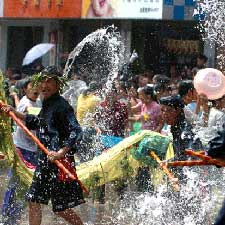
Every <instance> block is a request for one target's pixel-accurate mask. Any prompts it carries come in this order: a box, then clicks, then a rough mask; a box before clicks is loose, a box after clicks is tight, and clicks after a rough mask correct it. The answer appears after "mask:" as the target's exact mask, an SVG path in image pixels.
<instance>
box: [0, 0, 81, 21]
mask: <svg viewBox="0 0 225 225" xmlns="http://www.w3.org/2000/svg"><path fill="white" fill-rule="evenodd" d="M0 1H3V0H0ZM4 2H5V3H4V16H5V17H17V18H18V17H19V18H20V17H23V18H80V17H81V4H82V0H76V1H75V0H66V1H63V0H44V1H43V0H4Z"/></svg>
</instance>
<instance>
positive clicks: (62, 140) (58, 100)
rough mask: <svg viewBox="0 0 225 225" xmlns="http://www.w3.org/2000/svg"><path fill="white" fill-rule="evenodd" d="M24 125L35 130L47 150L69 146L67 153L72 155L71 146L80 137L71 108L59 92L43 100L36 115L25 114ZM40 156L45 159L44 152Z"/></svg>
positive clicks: (79, 128)
mask: <svg viewBox="0 0 225 225" xmlns="http://www.w3.org/2000/svg"><path fill="white" fill-rule="evenodd" d="M26 126H27V127H28V128H29V129H31V130H37V137H38V138H39V139H40V141H41V143H42V144H44V146H45V147H46V148H47V149H48V150H49V151H58V150H59V149H60V148H62V147H69V148H71V150H70V151H69V152H68V154H67V155H73V153H74V148H73V147H74V146H75V144H76V143H77V142H79V141H80V139H81V137H82V129H81V127H80V125H79V123H78V122H77V119H76V118H75V115H74V111H73V108H72V107H71V106H70V105H69V103H68V102H67V101H66V100H65V99H64V98H63V97H61V96H60V95H59V94H55V95H53V96H51V97H50V98H48V99H47V100H44V101H43V105H42V110H41V112H40V114H39V115H38V116H33V115H27V116H26ZM39 158H40V157H39ZM41 158H42V159H47V157H46V155H45V154H44V153H41ZM44 161H46V160H44Z"/></svg>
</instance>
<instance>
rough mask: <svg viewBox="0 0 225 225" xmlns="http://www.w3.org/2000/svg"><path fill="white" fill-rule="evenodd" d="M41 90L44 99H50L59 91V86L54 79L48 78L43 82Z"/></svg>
mask: <svg viewBox="0 0 225 225" xmlns="http://www.w3.org/2000/svg"><path fill="white" fill-rule="evenodd" d="M40 88H41V94H42V96H43V98H44V99H48V98H49V97H51V96H52V95H54V94H56V93H57V92H58V91H59V85H58V83H57V81H56V80H55V79H54V78H47V79H45V80H43V81H42V82H41V85H40Z"/></svg>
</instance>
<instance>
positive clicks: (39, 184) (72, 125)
mask: <svg viewBox="0 0 225 225" xmlns="http://www.w3.org/2000/svg"><path fill="white" fill-rule="evenodd" d="M34 83H35V85H39V87H40V90H41V95H42V98H43V103H42V110H41V112H40V113H39V115H38V116H33V115H24V114H22V113H19V112H16V111H15V114H16V115H17V117H19V118H20V119H22V120H24V121H25V122H26V126H27V127H28V128H29V129H31V130H37V136H38V138H39V139H40V141H41V142H42V143H43V144H44V145H45V147H47V148H48V149H49V151H50V154H49V156H47V155H46V154H45V153H43V152H41V151H40V152H39V157H38V164H37V167H36V169H35V173H34V176H33V181H32V184H31V187H30V189H29V191H28V193H27V195H26V200H27V201H28V202H29V224H30V225H40V224H41V204H48V202H49V200H51V202H52V208H53V212H54V213H56V214H57V215H59V216H61V217H62V218H64V219H65V220H66V221H67V222H68V223H70V224H74V225H82V224H83V223H82V221H81V218H80V217H79V216H78V215H77V214H76V213H75V212H74V211H73V210H72V208H73V207H75V206H77V205H79V204H82V203H84V199H83V192H82V189H81V187H80V185H79V184H78V182H77V181H76V180H74V181H72V180H70V179H69V178H67V177H65V176H63V174H60V172H59V171H58V168H57V167H56V165H55V164H54V163H53V162H54V161H55V160H58V159H65V158H66V160H67V162H69V163H70V169H71V168H73V167H74V164H75V163H74V157H73V154H74V150H73V146H74V145H75V144H76V143H77V142H78V141H79V140H80V139H81V136H82V130H81V127H80V125H79V124H78V122H77V120H76V118H75V116H74V112H73V109H72V107H71V106H70V105H69V103H68V102H67V101H65V99H64V98H63V97H61V96H60V94H59V93H60V90H62V88H63V86H64V84H65V79H64V78H63V77H62V76H61V74H60V73H59V72H58V71H57V69H56V68H55V67H52V66H50V67H47V68H46V69H44V70H43V71H42V72H41V73H40V74H38V75H36V76H35V77H34ZM11 110H13V111H14V109H11Z"/></svg>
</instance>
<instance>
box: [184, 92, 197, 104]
mask: <svg viewBox="0 0 225 225" xmlns="http://www.w3.org/2000/svg"><path fill="white" fill-rule="evenodd" d="M182 99H183V102H184V104H185V105H187V104H189V103H191V102H193V101H196V100H197V93H196V91H195V90H189V91H188V93H187V94H186V95H185V96H183V98H182Z"/></svg>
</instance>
